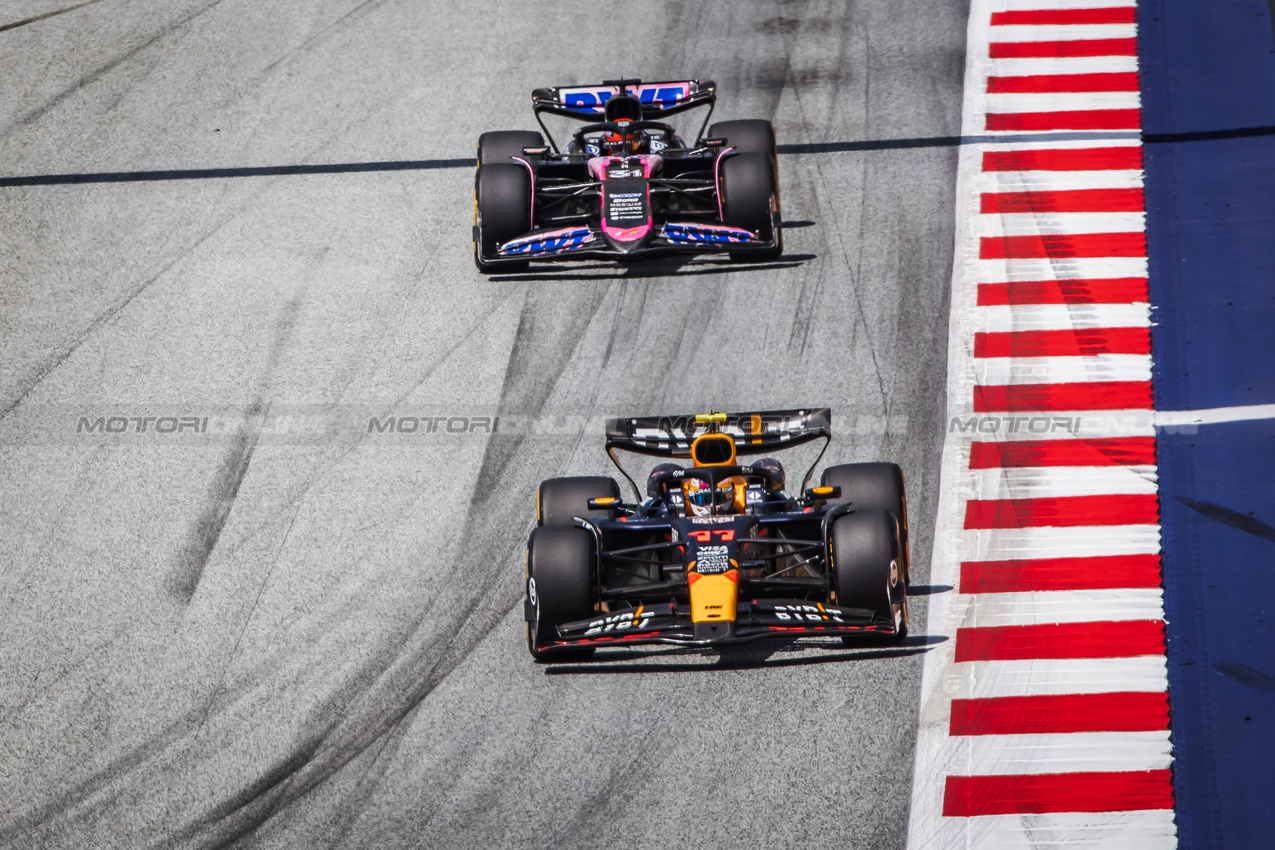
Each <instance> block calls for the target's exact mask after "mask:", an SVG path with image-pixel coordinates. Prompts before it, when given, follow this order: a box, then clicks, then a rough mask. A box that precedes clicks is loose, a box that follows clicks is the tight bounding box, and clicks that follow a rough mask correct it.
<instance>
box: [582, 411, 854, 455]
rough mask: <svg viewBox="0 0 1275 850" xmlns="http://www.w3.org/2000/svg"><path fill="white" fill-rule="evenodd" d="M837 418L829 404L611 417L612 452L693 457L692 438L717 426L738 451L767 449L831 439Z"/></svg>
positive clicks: (747, 452)
mask: <svg viewBox="0 0 1275 850" xmlns="http://www.w3.org/2000/svg"><path fill="white" fill-rule="evenodd" d="M831 420H832V411H831V410H830V409H829V408H827V407H818V408H806V409H802V410H758V411H750V412H746V413H711V414H703V413H701V414H688V415H685V416H639V417H636V418H629V419H608V420H607V425H606V428H607V442H606V448H607V451H608V453H610V452H611V450H612V449H622V450H624V451H629V452H634V453H636V454H643V455H651V456H653V457H690V456H691V441H692V440H694V439H695V438H696V437H698V436H699V435H701V434H706V433H708V432H709V431H710V430H713V429H716V430H717V431H718V432H719V433H722V434H726V435H727V436H729V437H730V438H731V439H733V440H734V441H735V453H736V454H737V455H757V454H766V453H767V452H773V451H776V450H780V449H789V448H792V447H793V446H799V445H801V444H803V443H808V442H810V441H811V440H818V439H821V438H822V439H824V440H830V439H831V438H832V426H831ZM612 457H613V458H614V455H612Z"/></svg>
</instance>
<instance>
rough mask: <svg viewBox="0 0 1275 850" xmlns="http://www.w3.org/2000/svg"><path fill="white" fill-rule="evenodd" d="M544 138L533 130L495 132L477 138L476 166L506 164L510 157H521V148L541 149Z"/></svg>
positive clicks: (543, 144)
mask: <svg viewBox="0 0 1275 850" xmlns="http://www.w3.org/2000/svg"><path fill="white" fill-rule="evenodd" d="M544 146H545V137H544V136H542V135H540V134H539V133H537V132H535V131H534V130H496V131H495V132H492V133H483V134H482V135H481V136H479V137H478V164H479V165H489V164H491V163H494V162H500V163H508V162H510V159H509V157H511V156H522V155H523V154H522V149H523V148H542V147H544Z"/></svg>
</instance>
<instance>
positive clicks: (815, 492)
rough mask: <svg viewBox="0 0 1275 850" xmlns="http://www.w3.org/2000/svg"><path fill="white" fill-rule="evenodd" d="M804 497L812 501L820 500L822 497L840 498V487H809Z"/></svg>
mask: <svg viewBox="0 0 1275 850" xmlns="http://www.w3.org/2000/svg"><path fill="white" fill-rule="evenodd" d="M806 498H807V499H809V500H810V501H812V502H815V501H822V500H824V499H839V498H841V488H840V487H811V488H810V489H809V490H807V491H806Z"/></svg>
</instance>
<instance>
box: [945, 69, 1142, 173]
mask: <svg viewBox="0 0 1275 850" xmlns="http://www.w3.org/2000/svg"><path fill="white" fill-rule="evenodd" d="M1131 70H1136V69H1131ZM1120 147H1128V148H1140V147H1142V139H1141V137H1140V136H1139V135H1138V134H1137V133H1136V132H1134V133H1131V134H1130V133H1125V134H1121V135H1119V136H1113V137H1112V138H1109V139H1097V140H1095V139H1093V138H1091V137H1090V136H1088V135H1085V136H1084V137H1083V138H1076V139H1051V138H1049V136H1048V135H1045V136H1043V137H1041V138H1039V139H1035V138H1026V139H1023V140H1022V141H1013V142H1008V141H1002V140H1001V137H996V139H995V140H994V141H989V142H987V144H985V145H983V148H982V149H983V150H984V151H1029V150H1040V149H1042V148H1049V149H1053V148H1120ZM980 175H981V172H976V173H974V174H971V175H970V178H971V179H974V180H977V179H978V178H979V176H980Z"/></svg>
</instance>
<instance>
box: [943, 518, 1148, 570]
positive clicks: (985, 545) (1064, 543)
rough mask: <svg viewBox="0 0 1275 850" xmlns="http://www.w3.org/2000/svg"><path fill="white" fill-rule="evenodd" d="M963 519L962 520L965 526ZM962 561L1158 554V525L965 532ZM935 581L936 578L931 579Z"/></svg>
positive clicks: (995, 529) (958, 560)
mask: <svg viewBox="0 0 1275 850" xmlns="http://www.w3.org/2000/svg"><path fill="white" fill-rule="evenodd" d="M964 519H965V518H964V516H962V517H961V522H960V523H958V527H959V525H962V524H963V523H964ZM959 541H960V543H961V546H960V549H961V556H960V557H959V558H957V559H956V564H959V563H960V562H961V561H1008V560H1013V559H1016V558H1093V557H1099V556H1102V555H1156V554H1159V552H1160V526H1158V525H1097V526H1086V527H1083V528H1055V527H1052V526H1046V527H1043V528H985V529H979V530H970V531H965V530H962V532H961V537H960V538H959ZM931 581H936V579H933V578H932V579H931Z"/></svg>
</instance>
